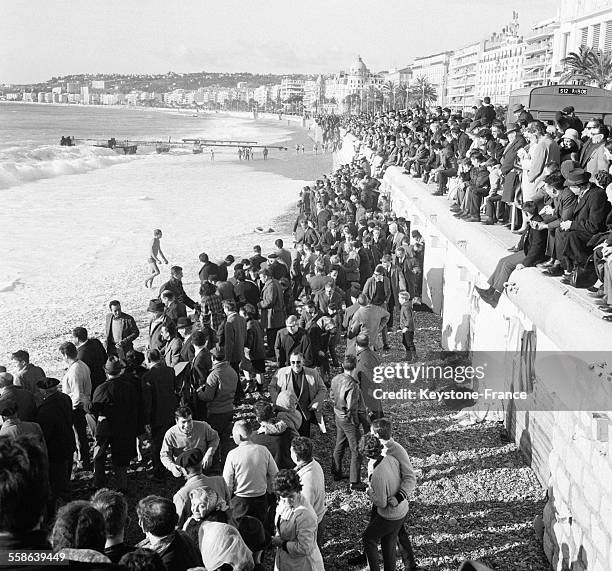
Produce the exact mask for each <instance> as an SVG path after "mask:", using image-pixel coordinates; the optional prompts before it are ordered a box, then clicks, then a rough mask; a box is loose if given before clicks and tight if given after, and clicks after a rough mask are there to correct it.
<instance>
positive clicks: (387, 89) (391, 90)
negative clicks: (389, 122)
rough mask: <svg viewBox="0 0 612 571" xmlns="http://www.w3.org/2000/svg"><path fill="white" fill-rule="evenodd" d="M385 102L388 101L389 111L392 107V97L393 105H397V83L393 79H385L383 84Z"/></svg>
mask: <svg viewBox="0 0 612 571" xmlns="http://www.w3.org/2000/svg"><path fill="white" fill-rule="evenodd" d="M381 88H382V94H383V102H386V103H387V106H386V107H387V111H388V110H389V109H391V99H393V107H395V84H394V83H393V82H392V81H385V83H383V84H382V86H381Z"/></svg>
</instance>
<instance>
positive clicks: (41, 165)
mask: <svg viewBox="0 0 612 571" xmlns="http://www.w3.org/2000/svg"><path fill="white" fill-rule="evenodd" d="M0 124H1V125H2V131H1V140H0V173H2V179H1V180H2V184H3V186H4V188H0V244H1V245H2V246H1V249H0V319H1V320H2V323H3V327H2V328H0V364H6V363H4V362H3V361H5V360H6V356H7V353H9V352H11V351H15V350H17V349H19V348H26V349H30V350H32V349H34V350H35V353H36V351H38V353H39V356H38V357H37V360H39V361H43V362H44V361H47V362H48V361H49V360H51V361H55V362H56V363H57V362H58V361H57V355H56V353H57V345H58V343H59V342H61V340H64V339H65V338H66V335H67V334H68V333H69V331H70V330H71V329H72V328H73V327H76V326H85V327H87V328H88V329H89V330H90V331H91V332H92V333H93V334H98V335H99V334H101V333H102V330H103V323H104V316H105V314H106V312H107V310H108V307H107V304H108V301H109V300H111V299H115V298H116V299H119V300H121V301H122V302H123V308H124V310H125V311H127V312H128V313H132V314H134V315H136V316H137V317H138V318H139V319H140V320H141V322H142V323H145V322H146V321H145V319H146V315H145V313H144V309H145V308H146V305H147V302H148V300H149V299H151V298H154V297H157V294H158V292H157V289H154V290H147V289H145V288H144V285H143V284H144V280H145V278H146V277H147V272H148V266H147V257H148V247H149V244H150V241H151V238H152V235H153V230H154V229H155V228H160V229H162V231H163V232H164V237H163V239H162V242H161V246H162V249H163V251H164V253H165V254H166V257H167V258H168V260H169V262H170V264H171V265H172V264H177V265H180V266H182V267H183V268H184V270H185V280H184V281H185V287H186V289H187V291H188V293H189V294H190V295H191V296H192V297H193V298H194V299H198V288H199V283H198V280H197V271H198V269H199V267H200V265H201V264H200V263H199V261H198V255H199V254H200V253H201V252H207V253H208V254H209V255H210V257H211V258H212V259H220V258H223V257H224V256H225V255H227V254H233V255H234V256H235V257H236V258H237V259H240V258H241V257H243V256H244V255H249V254H250V253H251V249H252V246H253V244H255V243H260V244H261V245H262V247H263V249H264V252H265V251H267V250H270V251H272V250H273V249H274V239H275V238H277V237H278V234H277V233H271V234H256V233H254V229H255V228H256V227H265V228H268V227H270V226H273V225H274V221H275V220H276V218H277V217H278V216H279V215H281V214H282V213H284V212H287V211H289V210H290V208H291V207H293V206H294V205H295V202H296V200H297V198H298V194H299V190H300V188H301V187H302V185H303V184H308V183H310V182H312V181H301V180H296V179H290V178H286V177H285V176H279V175H277V174H274V173H271V172H259V171H257V170H256V169H253V168H250V167H249V163H248V162H245V161H242V162H239V161H238V160H237V156H236V153H237V150H236V149H231V150H230V149H223V150H217V151H216V153H215V160H214V161H212V160H211V159H210V154H209V153H208V150H207V149H206V150H205V152H204V153H203V154H201V155H194V154H192V153H191V152H190V150H188V149H187V150H178V151H173V152H172V153H169V154H159V155H158V154H156V153H155V151H154V150H153V151H152V152H151V151H150V152H149V154H143V155H141V154H138V155H135V156H123V155H119V154H117V153H115V152H114V151H112V150H109V149H98V148H90V147H86V146H84V147H82V146H78V147H60V146H59V144H58V143H59V139H60V138H61V136H68V135H70V136H75V137H77V138H81V137H83V138H84V137H94V138H101V139H108V138H110V137H115V138H116V139H117V140H121V139H122V138H130V139H147V140H158V139H162V138H163V139H166V140H167V137H169V136H170V137H172V139H173V140H176V139H180V138H183V137H184V138H189V137H192V138H193V137H202V138H214V137H223V138H228V139H234V138H240V139H246V140H253V141H260V142H262V143H264V144H269V145H270V144H280V143H282V142H283V141H287V140H288V138H289V136H290V135H291V127H289V126H287V125H286V124H284V122H283V123H282V126H280V125H278V124H275V123H273V122H271V121H269V122H265V121H253V120H252V119H251V118H247V117H245V118H228V117H220V116H216V115H214V114H213V115H212V116H207V117H206V118H201V117H191V116H189V115H187V116H186V115H182V114H177V113H163V112H159V111H148V110H146V111H129V110H124V109H112V108H111V109H105V108H84V107H61V106H48V107H47V106H44V105H13V104H6V105H0ZM153 149H154V147H153ZM139 152H140V150H139ZM280 153H286V154H283V159H284V160H287V159H286V157H287V156H288V153H290V151H275V150H272V151H271V155H270V160H275V159H276V160H279V159H280ZM256 155H257V156H256V158H257V160H262V158H261V156H260V155H261V150H259V152H258V153H257V152H256ZM295 160H299V157H295ZM321 174H323V173H321ZM168 274H169V271H168V266H163V267H162V275H161V276H160V277H158V278H157V280H156V286H158V287H159V286H160V285H161V283H162V280H166V279H168V277H169V275H168ZM145 336H146V334H145V332H143V337H145Z"/></svg>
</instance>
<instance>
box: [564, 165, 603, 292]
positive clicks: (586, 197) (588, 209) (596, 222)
mask: <svg viewBox="0 0 612 571" xmlns="http://www.w3.org/2000/svg"><path fill="white" fill-rule="evenodd" d="M589 179H590V173H588V172H587V171H583V170H582V169H575V170H573V171H570V172H569V173H568V175H567V178H566V181H565V186H567V187H569V189H570V190H571V191H572V192H573V193H574V194H575V195H576V196H577V197H578V200H577V201H576V205H575V207H574V214H573V217H572V219H571V220H565V221H564V222H561V224H560V225H559V230H560V231H559V230H558V231H557V232H556V234H555V240H556V247H557V253H558V254H559V256H560V258H561V260H562V261H563V263H564V265H565V268H566V269H567V270H568V271H571V270H572V269H573V268H575V267H581V266H584V265H585V264H586V261H587V259H588V257H589V254H590V253H591V252H592V246H589V245H588V244H589V242H590V240H591V238H593V236H595V235H596V234H598V233H599V232H604V231H605V230H606V217H607V216H608V212H609V211H610V203H609V202H608V199H607V198H606V192H605V190H603V189H601V188H598V187H597V186H595V185H593V184H592V183H590V182H589ZM569 279H570V277H569V275H566V276H565V277H564V278H563V280H562V281H564V282H565V283H569Z"/></svg>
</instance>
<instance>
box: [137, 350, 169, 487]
mask: <svg viewBox="0 0 612 571" xmlns="http://www.w3.org/2000/svg"><path fill="white" fill-rule="evenodd" d="M147 359H148V361H149V370H148V371H147V372H146V373H145V374H144V375H143V376H142V384H143V387H142V388H143V391H142V396H143V407H144V415H143V416H144V421H145V424H146V425H148V426H150V427H151V455H152V458H153V475H154V476H156V477H161V476H163V475H164V473H165V471H164V467H163V465H162V463H161V460H160V458H159V452H160V450H161V446H162V442H163V440H164V434H166V430H168V429H169V428H170V427H171V426H172V425H173V424H174V411H175V410H176V407H177V406H178V399H177V397H176V392H175V391H176V388H177V387H175V382H176V376H175V374H174V369H173V368H172V367H168V366H167V365H166V364H165V363H164V362H163V361H162V357H161V354H160V352H159V351H158V350H157V349H150V350H149V352H148V353H147Z"/></svg>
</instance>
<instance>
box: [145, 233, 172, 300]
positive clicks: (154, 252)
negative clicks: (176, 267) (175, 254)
mask: <svg viewBox="0 0 612 571" xmlns="http://www.w3.org/2000/svg"><path fill="white" fill-rule="evenodd" d="M161 237H162V231H161V230H159V229H157V230H153V240H151V247H150V249H149V260H148V261H149V268H150V269H151V275H150V276H149V277H148V278H147V279H146V280H145V287H147V288H151V287H153V280H154V279H155V278H156V277H157V276H158V275H159V274H160V272H159V267H158V265H157V264H161V261H160V260H159V258H161V259H162V261H163V263H164V264H167V263H168V260H167V259H166V256H164V253H163V252H162V250H161V246H160V244H159V241H160V240H161ZM158 256H159V258H158Z"/></svg>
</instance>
